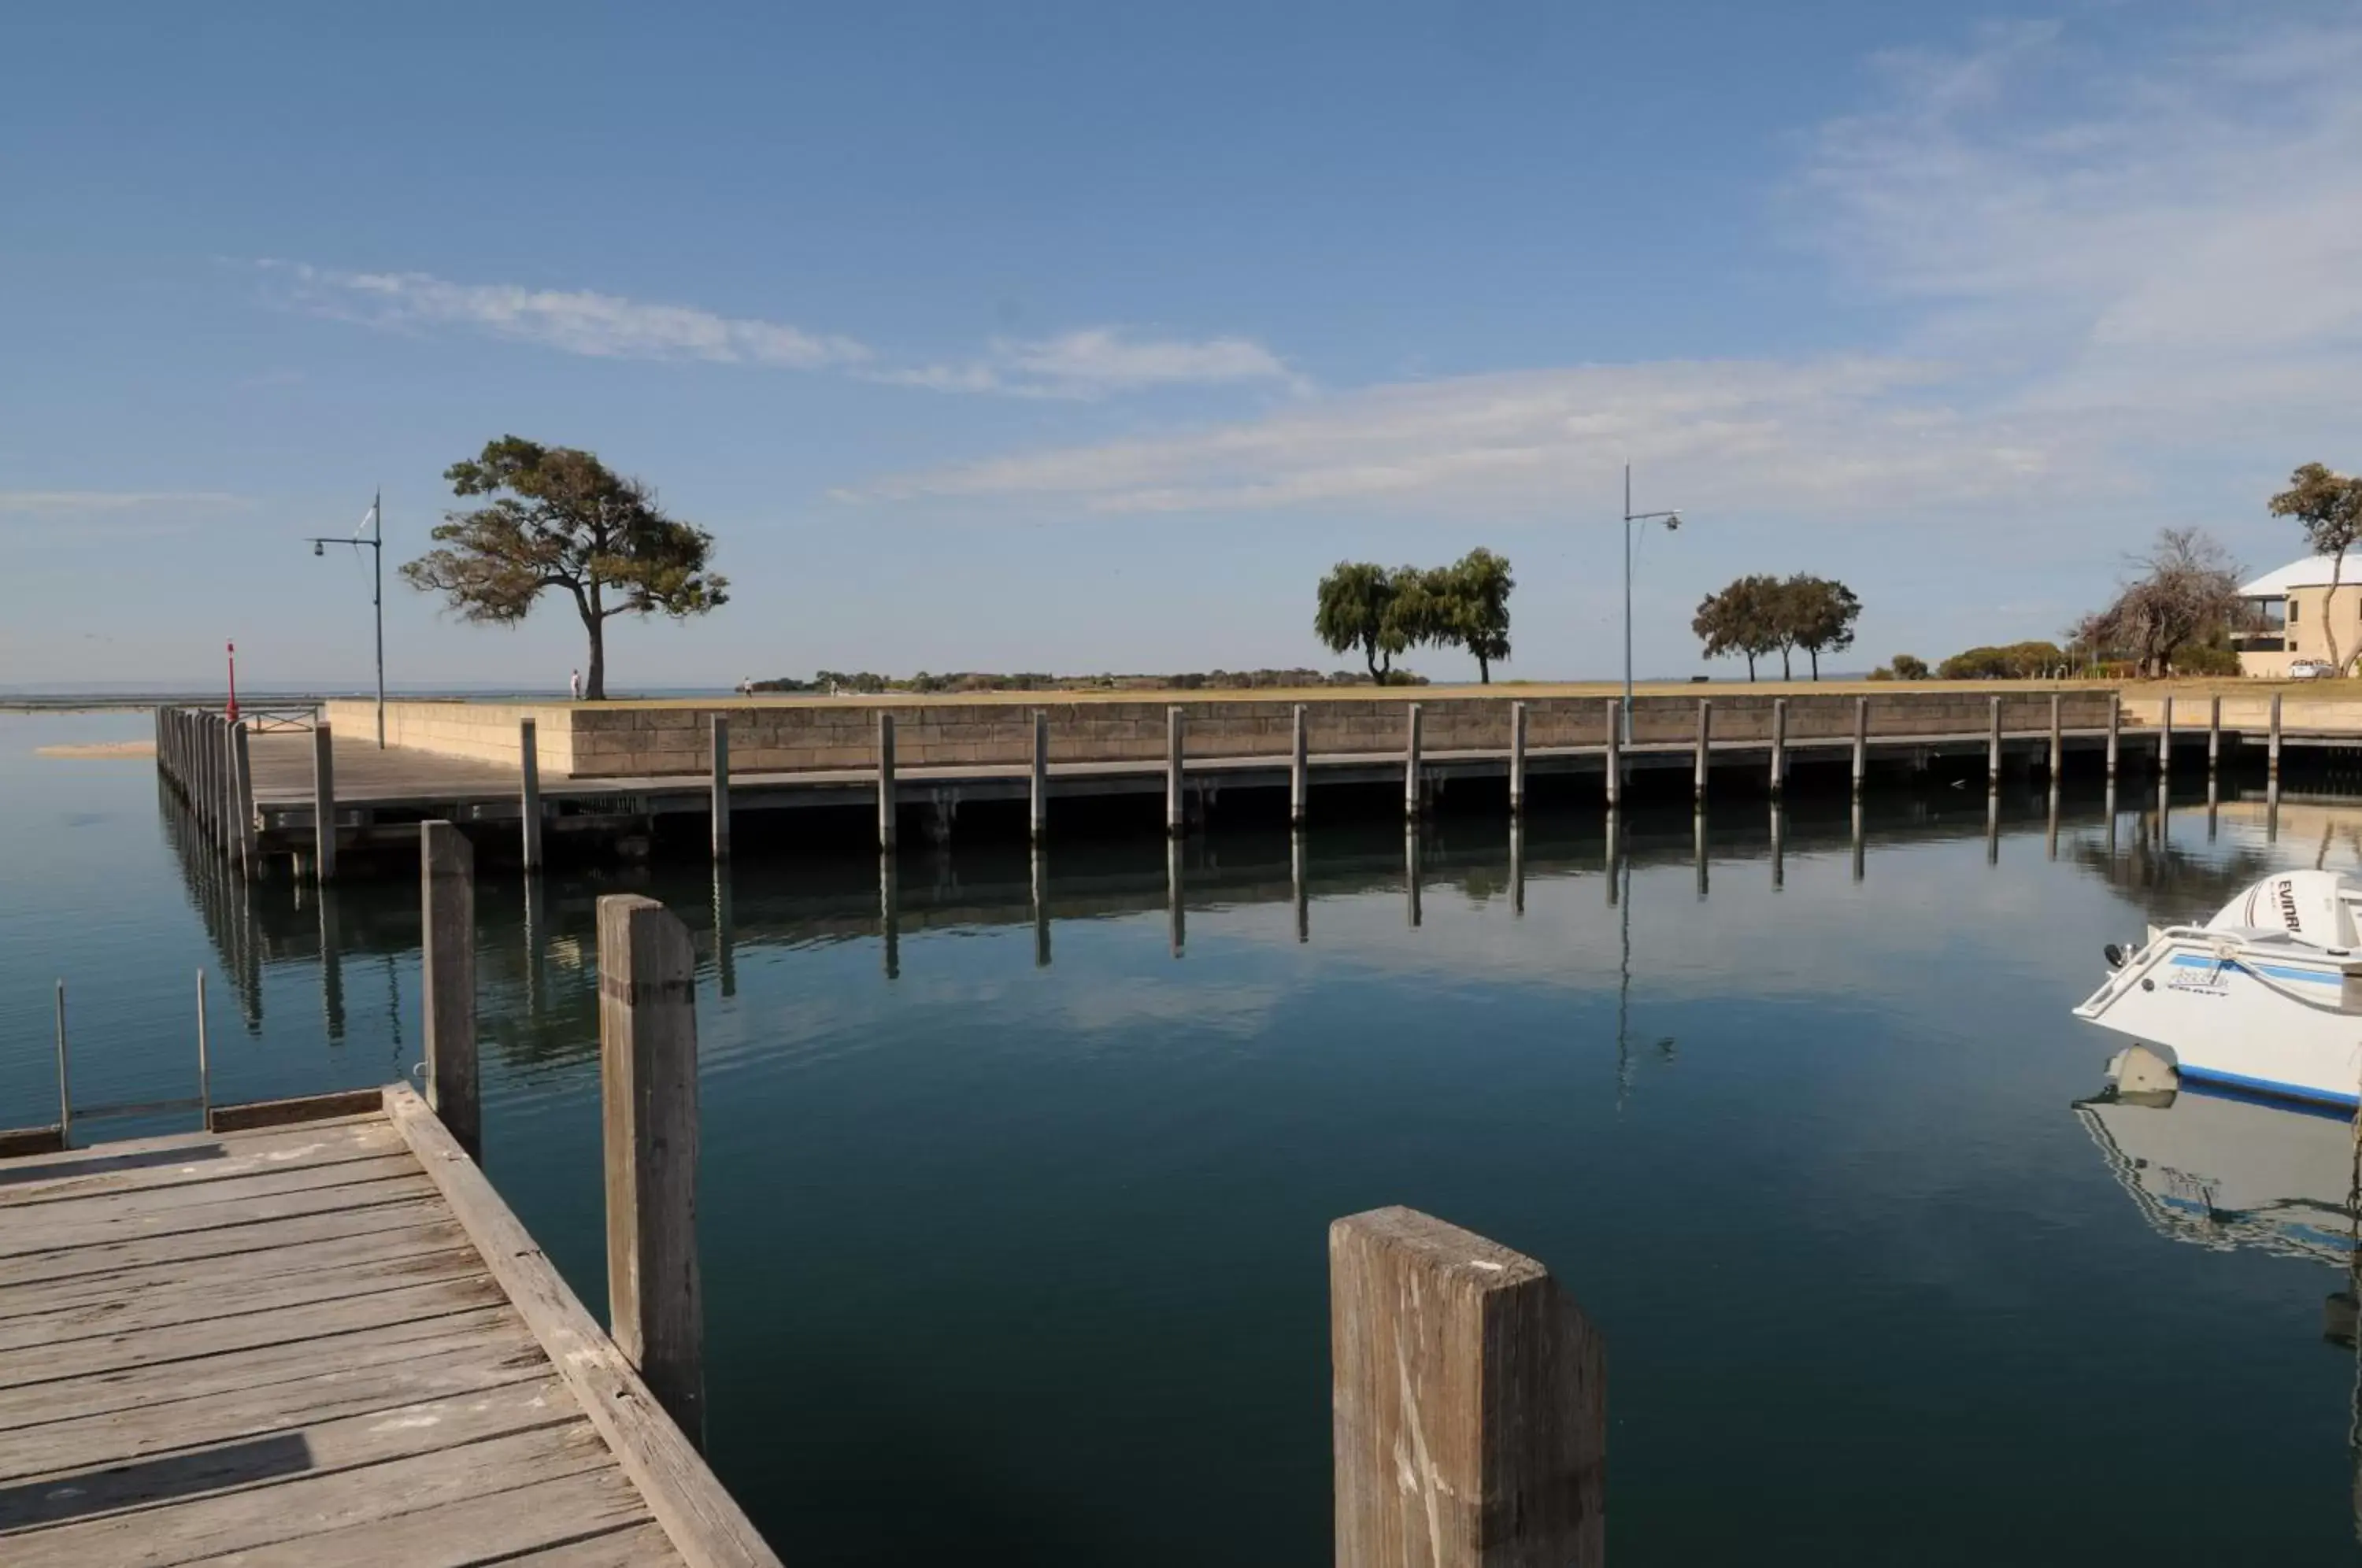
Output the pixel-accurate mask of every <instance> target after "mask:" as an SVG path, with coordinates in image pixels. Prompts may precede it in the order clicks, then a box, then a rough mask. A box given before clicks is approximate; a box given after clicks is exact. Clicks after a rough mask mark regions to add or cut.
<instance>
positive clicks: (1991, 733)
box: [1985, 697, 2001, 793]
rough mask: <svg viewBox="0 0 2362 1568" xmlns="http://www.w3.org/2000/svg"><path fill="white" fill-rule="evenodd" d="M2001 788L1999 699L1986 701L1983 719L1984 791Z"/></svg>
mask: <svg viewBox="0 0 2362 1568" xmlns="http://www.w3.org/2000/svg"><path fill="white" fill-rule="evenodd" d="M2000 788H2001V699H2000V698H1998V697H1994V698H1990V699H1988V700H1987V709H1986V719H1985V790H1986V791H1987V792H1988V793H1990V792H1992V790H1998V789H2000Z"/></svg>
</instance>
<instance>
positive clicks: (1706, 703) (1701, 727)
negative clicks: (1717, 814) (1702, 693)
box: [1690, 697, 1714, 805]
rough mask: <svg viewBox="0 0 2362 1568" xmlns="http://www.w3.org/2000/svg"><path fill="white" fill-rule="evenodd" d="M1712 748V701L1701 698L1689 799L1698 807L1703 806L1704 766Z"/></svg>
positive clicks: (1699, 700)
mask: <svg viewBox="0 0 2362 1568" xmlns="http://www.w3.org/2000/svg"><path fill="white" fill-rule="evenodd" d="M1713 747H1714V701H1713V699H1711V698H1706V697H1701V698H1699V699H1698V723H1697V777H1696V778H1695V779H1694V780H1693V782H1692V784H1691V787H1690V788H1691V798H1692V799H1694V801H1697V803H1698V804H1699V805H1704V804H1705V775H1706V764H1707V762H1708V760H1709V756H1710V753H1711V752H1712V750H1713Z"/></svg>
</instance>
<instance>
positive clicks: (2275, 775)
mask: <svg viewBox="0 0 2362 1568" xmlns="http://www.w3.org/2000/svg"><path fill="white" fill-rule="evenodd" d="M2265 747H2266V749H2265V752H2264V771H2265V772H2266V774H2267V775H2268V777H2269V778H2270V781H2271V782H2272V783H2274V784H2278V783H2279V781H2280V694H2279V692H2277V691H2275V692H2273V693H2272V727H2271V733H2270V734H2269V736H2268V738H2267V740H2266V743H2265Z"/></svg>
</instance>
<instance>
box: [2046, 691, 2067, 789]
mask: <svg viewBox="0 0 2362 1568" xmlns="http://www.w3.org/2000/svg"><path fill="white" fill-rule="evenodd" d="M2058 718H2059V698H2058V692H2056V691H2053V692H2052V693H2051V694H2050V766H2049V771H2048V775H2047V777H2048V778H2049V780H2050V787H2051V788H2052V789H2053V790H2056V789H2058V770H2059V768H2060V767H2063V766H2064V765H2065V763H2066V760H2067V737H2066V732H2065V731H2064V730H2063V729H2061V728H2060V727H2059V722H2058Z"/></svg>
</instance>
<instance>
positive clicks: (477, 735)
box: [325, 697, 577, 778]
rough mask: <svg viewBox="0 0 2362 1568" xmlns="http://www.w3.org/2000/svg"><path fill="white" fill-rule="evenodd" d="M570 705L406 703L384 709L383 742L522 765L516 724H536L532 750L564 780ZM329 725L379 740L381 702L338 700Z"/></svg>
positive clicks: (329, 711) (569, 755)
mask: <svg viewBox="0 0 2362 1568" xmlns="http://www.w3.org/2000/svg"><path fill="white" fill-rule="evenodd" d="M575 712H577V710H576V709H575V708H574V707H572V706H571V705H570V704H568V703H563V702H558V703H546V704H536V703H526V702H467V701H447V702H442V701H418V700H415V699H403V701H389V702H388V703H386V705H385V744H386V745H398V746H403V747H404V748H406V749H408V750H412V751H425V752H432V753H434V754H435V755H436V756H459V757H466V758H468V759H469V760H470V761H473V762H490V763H495V764H499V765H501V766H503V767H520V766H522V761H523V758H522V756H521V753H522V750H523V747H522V745H521V744H520V734H521V732H520V731H519V728H518V723H519V721H520V720H524V719H531V720H533V721H534V747H535V750H536V751H537V752H539V754H540V762H541V771H542V772H543V774H544V775H546V776H549V777H553V778H563V777H565V776H566V775H567V774H568V773H570V772H572V771H573V769H574V752H573V737H574V724H573V714H574V713H575ZM325 714H326V718H327V720H328V723H330V724H332V725H333V726H335V729H336V732H337V734H339V735H343V736H346V737H348V738H349V737H352V736H356V735H369V736H372V737H373V736H375V735H376V734H377V702H376V701H375V700H374V699H371V698H363V697H353V698H339V699H337V700H335V701H330V702H328V703H326V704H325Z"/></svg>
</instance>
